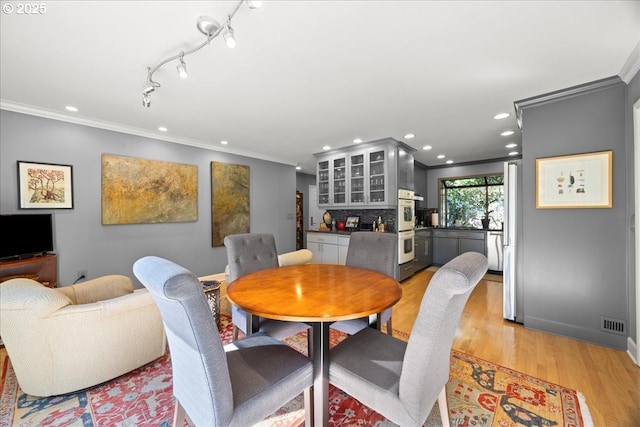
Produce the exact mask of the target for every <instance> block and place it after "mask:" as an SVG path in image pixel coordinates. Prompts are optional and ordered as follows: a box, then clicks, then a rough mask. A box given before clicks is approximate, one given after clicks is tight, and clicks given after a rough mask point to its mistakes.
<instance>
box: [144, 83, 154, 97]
mask: <svg viewBox="0 0 640 427" xmlns="http://www.w3.org/2000/svg"><path fill="white" fill-rule="evenodd" d="M154 90H156V88H155V87H153V85H152V84H150V83H147V84H146V85H145V86H144V89H142V93H143V94H144V95H149V94H150V93H151V92H153V91H154Z"/></svg>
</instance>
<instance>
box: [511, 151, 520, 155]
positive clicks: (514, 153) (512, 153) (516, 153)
mask: <svg viewBox="0 0 640 427" xmlns="http://www.w3.org/2000/svg"><path fill="white" fill-rule="evenodd" d="M518 154H520V153H518V152H517V151H512V152H510V153H509V155H510V156H517V155H518Z"/></svg>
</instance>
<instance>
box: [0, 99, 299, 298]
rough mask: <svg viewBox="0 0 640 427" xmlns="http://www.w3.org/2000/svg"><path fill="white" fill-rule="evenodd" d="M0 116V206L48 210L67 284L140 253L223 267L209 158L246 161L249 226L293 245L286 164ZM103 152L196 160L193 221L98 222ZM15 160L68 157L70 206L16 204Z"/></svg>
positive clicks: (286, 246) (206, 268) (201, 271)
mask: <svg viewBox="0 0 640 427" xmlns="http://www.w3.org/2000/svg"><path fill="white" fill-rule="evenodd" d="M0 122H1V123H2V126H1V129H0V213H4V214H6V213H35V212H51V213H53V214H54V239H55V243H54V245H55V248H54V249H55V252H56V253H57V254H58V283H59V284H60V285H67V284H71V283H72V282H73V281H74V280H76V278H77V272H78V271H80V270H88V275H89V278H93V277H97V276H101V275H105V274H114V273H118V274H124V275H127V276H130V277H132V278H133V274H132V271H131V268H132V265H133V263H134V262H135V261H136V260H137V259H138V258H140V257H142V256H145V255H157V256H161V257H165V258H168V259H171V260H172V261H175V262H177V263H178V264H181V265H183V266H184V267H186V268H188V269H189V270H191V271H192V272H193V273H195V274H196V275H198V276H202V275H206V274H213V273H219V272H222V271H224V267H225V265H226V264H227V257H226V251H225V248H224V247H216V248H212V247H211V184H210V182H211V174H210V162H211V161H217V162H225V163H233V164H242V165H248V166H249V168H250V179H251V182H250V185H251V190H250V192H251V193H250V194H251V202H250V203H251V232H267V233H271V234H273V235H274V236H275V239H276V244H277V248H278V252H280V253H283V252H288V251H292V250H295V190H296V173H295V168H294V167H293V166H287V165H282V164H277V163H273V162H268V161H263V160H257V159H251V158H248V157H242V156H236V155H231V154H226V153H223V152H219V151H211V150H205V149H201V148H196V147H190V146H185V145H179V144H174V143H170V142H164V141H159V140H154V139H149V138H144V137H138V136H133V135H128V134H123V133H118V132H112V131H107V130H102V129H97V128H93V127H88V126H81V125H76V124H71V123H66V122H61V121H56V120H50V119H44V118H40V117H35V116H30V115H24V114H19V113H14V112H9V111H4V110H2V111H0ZM103 153H109V154H117V155H123V156H131V157H138V158H144V159H152V160H161V161H169V162H176V163H187V164H193V165H197V166H198V188H199V189H198V221H197V222H187V223H170V224H169V223H167V224H129V225H106V226H105V225H102V224H101V187H100V182H101V172H100V169H101V160H100V158H101V155H102V154H103ZM17 160H23V161H33V162H42V163H58V164H66V165H72V166H73V184H74V188H73V189H74V194H73V196H74V209H71V210H62V209H54V210H46V211H45V210H37V211H34V210H20V209H18V203H17V200H18V196H17V172H16V161H17ZM274 183H277V185H274ZM1 238H6V237H5V236H2V237H1ZM138 286H139V284H138Z"/></svg>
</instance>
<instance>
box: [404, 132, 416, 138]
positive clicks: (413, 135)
mask: <svg viewBox="0 0 640 427" xmlns="http://www.w3.org/2000/svg"><path fill="white" fill-rule="evenodd" d="M404 137H405V138H406V139H411V138H415V137H416V136H415V134H413V133H408V134H406V135H405V136H404Z"/></svg>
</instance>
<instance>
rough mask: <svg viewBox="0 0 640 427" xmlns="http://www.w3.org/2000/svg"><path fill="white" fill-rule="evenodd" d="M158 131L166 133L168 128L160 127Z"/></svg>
mask: <svg viewBox="0 0 640 427" xmlns="http://www.w3.org/2000/svg"><path fill="white" fill-rule="evenodd" d="M158 130H159V131H160V132H166V131H167V128H166V127H164V126H160V127H159V128H158Z"/></svg>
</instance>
